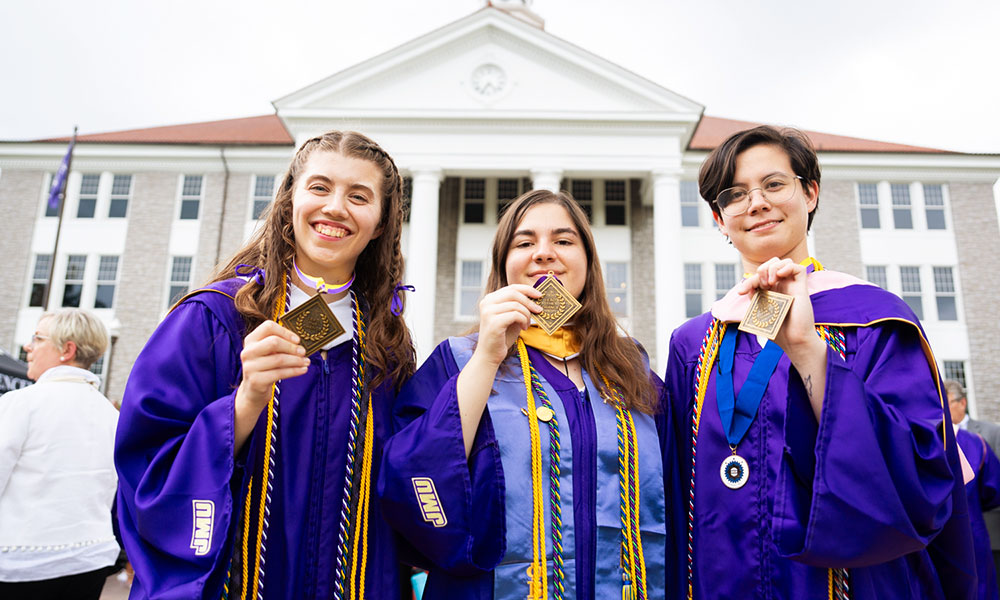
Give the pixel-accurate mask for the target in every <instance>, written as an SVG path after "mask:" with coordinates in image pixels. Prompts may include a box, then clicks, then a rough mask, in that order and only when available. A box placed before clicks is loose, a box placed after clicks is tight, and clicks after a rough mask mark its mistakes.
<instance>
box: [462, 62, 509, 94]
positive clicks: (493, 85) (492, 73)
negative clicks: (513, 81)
mask: <svg viewBox="0 0 1000 600" xmlns="http://www.w3.org/2000/svg"><path fill="white" fill-rule="evenodd" d="M471 80H472V89H473V90H475V92H476V93H477V94H479V95H480V96H483V97H484V98H490V97H492V96H495V95H497V94H499V93H500V92H501V91H503V89H504V86H505V85H507V74H506V73H504V71H503V69H501V68H500V67H498V66H496V65H494V64H492V63H486V64H483V65H479V66H478V67H476V69H475V70H474V71H473V72H472V77H471Z"/></svg>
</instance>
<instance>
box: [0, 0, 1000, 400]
mask: <svg viewBox="0 0 1000 600" xmlns="http://www.w3.org/2000/svg"><path fill="white" fill-rule="evenodd" d="M506 4H509V3H496V2H495V3H494V6H488V7H486V8H483V9H481V10H479V11H477V12H475V13H473V14H471V15H469V16H468V17H465V18H463V19H461V20H459V21H456V22H454V23H451V24H449V25H446V26H444V27H442V28H440V29H438V30H436V31H433V32H431V33H428V34H426V35H424V36H422V37H419V38H417V39H414V40H412V41H410V42H408V43H406V44H404V45H402V46H399V47H398V48H395V49H394V50H391V51H389V52H386V53H384V54H381V55H379V56H376V57H374V58H371V59H369V60H367V61H365V62H362V63H360V64H358V65H355V66H353V67H351V68H349V69H346V70H344V71H342V72H340V73H336V74H334V75H332V76H330V77H328V78H326V79H323V80H322V81H318V82H316V83H314V84H312V85H310V86H308V87H306V88H304V89H301V90H298V91H295V92H293V93H291V94H289V95H287V96H285V97H283V98H280V99H278V100H276V101H275V102H274V105H275V108H276V113H275V114H274V115H266V116H261V117H254V118H249V119H232V120H228V121H217V122H210V123H195V124H190V125H179V126H171V127H156V128H151V129H142V130H132V131H123V132H114V133H106V134H94V135H84V136H81V137H80V138H79V140H78V145H77V148H76V152H75V154H74V158H73V166H72V172H71V174H70V177H69V181H68V186H67V193H66V204H65V209H64V219H63V223H62V229H61V235H60V240H59V246H58V252H57V255H56V260H55V269H54V278H53V286H52V288H53V289H52V293H51V298H50V306H51V307H58V306H62V305H79V306H81V307H84V308H92V309H94V310H95V311H96V312H97V313H98V314H99V315H101V317H102V318H104V319H105V321H106V322H107V323H109V325H111V326H112V327H113V330H114V332H115V334H116V341H115V344H114V347H113V350H112V351H111V352H109V354H108V356H106V357H105V359H104V361H103V362H102V364H101V365H100V366H99V369H100V370H102V372H103V373H104V375H105V377H106V378H107V379H108V380H109V381H108V383H107V386H108V393H109V396H111V397H112V398H114V399H120V397H121V393H122V389H123V387H124V384H125V379H126V377H127V374H128V371H129V368H130V367H131V364H132V361H133V360H134V358H135V356H136V355H137V354H138V352H139V350H140V349H141V347H142V345H143V344H144V343H145V340H146V338H147V337H148V336H149V334H150V333H151V332H152V330H153V329H154V327H155V326H156V324H157V322H158V321H159V319H160V318H161V317H162V316H163V314H164V313H165V311H166V309H167V308H168V306H169V305H170V303H171V298H173V297H175V296H176V295H177V294H178V293H180V292H182V291H184V290H187V289H189V288H191V287H192V286H195V285H197V284H198V283H199V282H201V281H203V280H205V279H206V278H207V276H208V275H209V273H210V272H211V271H212V269H213V266H214V265H215V264H216V263H217V262H218V261H219V260H222V259H224V258H225V257H226V256H227V255H229V254H230V253H231V252H233V251H234V250H235V249H236V248H237V247H238V246H239V245H240V243H241V242H242V241H243V240H244V239H245V238H246V237H247V236H248V234H249V233H250V232H251V231H252V230H253V228H254V226H255V225H256V221H255V215H256V214H257V213H259V211H260V209H261V208H262V207H263V206H266V204H267V202H268V201H270V199H271V195H272V192H273V188H274V181H275V179H276V176H278V175H279V174H280V173H281V172H282V171H283V169H284V168H285V166H286V165H287V163H288V160H289V159H290V158H291V155H292V154H293V152H294V150H295V147H296V146H297V145H298V144H299V143H301V142H302V141H304V140H305V139H307V138H309V137H311V136H312V135H314V134H316V133H318V132H321V131H325V130H329V129H354V130H358V131H361V132H363V133H365V134H367V135H369V136H371V137H372V138H374V139H375V140H377V141H378V142H379V143H380V144H381V145H382V146H383V147H385V148H386V150H388V151H389V153H390V154H392V156H393V157H394V158H395V159H396V162H397V164H398V165H399V166H400V168H401V169H402V170H403V171H404V173H405V174H406V175H407V176H408V183H409V185H410V186H411V194H410V196H411V199H412V206H411V217H410V221H409V224H408V226H407V227H406V228H405V230H404V238H403V242H404V251H405V253H406V255H407V265H408V272H407V281H406V282H407V283H411V284H414V285H415V286H416V287H417V290H418V292H417V293H416V294H412V295H410V296H408V308H407V319H408V321H409V323H410V324H411V328H412V330H413V333H414V338H415V340H416V342H417V348H418V354H419V357H420V358H423V357H424V356H426V355H427V354H428V353H429V352H430V350H431V349H433V347H434V345H435V343H436V342H438V341H439V340H441V339H442V338H444V337H445V336H447V335H452V334H455V333H459V332H461V331H463V330H465V329H467V328H468V327H469V326H470V325H471V324H472V323H474V320H475V314H476V308H475V307H476V301H477V299H478V296H479V292H480V290H481V288H482V285H483V283H484V281H485V278H486V275H487V273H486V269H487V268H488V251H489V248H488V244H489V242H490V239H491V238H492V234H493V229H494V225H495V224H496V217H497V212H498V210H499V209H500V207H501V206H502V205H503V202H504V201H505V200H509V199H511V198H513V197H515V196H517V195H518V194H520V193H521V192H524V191H526V190H528V189H531V188H545V189H553V190H554V189H558V188H563V189H567V190H569V191H571V192H572V193H573V194H574V196H575V197H576V198H577V200H578V201H580V202H581V204H582V205H583V206H584V207H585V208H586V209H587V210H588V211H589V213H590V214H591V216H592V223H593V226H594V232H595V237H596V239H597V243H598V246H599V249H600V254H601V259H602V261H603V262H604V264H603V266H604V269H605V271H604V272H605V277H606V279H607V282H608V294H609V297H610V298H611V300H612V304H613V306H614V307H615V309H616V311H618V314H619V316H620V318H621V322H622V325H623V326H624V327H625V328H626V329H627V330H628V331H630V332H631V333H632V335H634V336H635V337H636V338H638V339H639V340H640V341H641V342H642V343H643V344H644V345H645V346H646V348H647V350H648V351H649V352H650V355H651V356H652V358H653V359H654V361H655V363H656V364H657V365H658V366H657V368H658V369H659V370H662V368H663V366H664V365H665V359H666V354H667V346H668V342H669V336H670V332H671V331H672V330H673V329H674V328H675V327H676V326H677V325H679V324H680V323H681V322H683V320H684V319H685V318H686V317H688V316H691V315H693V314H697V313H699V312H702V311H703V310H706V309H707V307H708V305H709V304H710V303H711V302H712V301H714V300H715V298H716V297H717V296H718V295H719V294H721V293H723V292H724V291H725V290H727V289H728V288H729V287H731V286H732V285H733V283H734V282H735V281H736V277H737V275H738V274H739V268H738V266H737V260H738V257H737V255H736V253H735V251H734V250H733V249H732V248H731V247H730V246H728V245H727V244H726V243H725V241H724V240H723V238H722V236H721V235H720V234H719V233H718V232H717V231H716V230H715V228H714V225H713V224H712V220H711V218H710V214H709V210H708V207H707V205H705V203H704V202H703V201H702V200H701V199H700V198H699V197H698V194H697V186H696V184H695V180H696V178H697V171H698V168H699V167H700V165H701V163H702V161H703V160H704V158H705V156H706V155H707V154H708V151H709V150H711V149H712V148H713V147H714V146H715V145H716V144H718V143H719V142H721V141H722V140H723V139H724V138H725V137H726V136H728V135H729V134H731V133H734V132H736V131H739V130H741V129H745V128H747V127H751V126H753V125H755V123H746V122H740V121H733V120H728V119H720V118H714V117H708V116H704V115H703V112H704V107H703V106H701V105H700V104H698V103H697V102H695V101H693V100H690V99H688V98H685V97H683V96H680V95H678V94H676V93H674V92H671V91H670V90H668V89H665V88H663V87H661V86H659V85H657V84H656V83H653V82H651V81H649V80H646V79H643V78H641V77H639V76H637V75H635V74H633V73H631V72H629V71H628V70H627V69H625V68H623V67H621V66H618V65H615V64H612V63H610V62H608V61H606V60H604V59H602V58H600V57H599V56H595V55H593V54H591V53H589V52H587V51H586V50H584V49H582V48H579V47H577V46H575V45H573V44H570V43H568V42H565V41H563V40H561V39H559V38H556V37H554V36H552V35H550V34H548V33H546V32H545V30H544V29H543V26H542V23H541V20H540V19H538V18H537V17H536V16H535V15H534V14H533V13H531V12H530V11H528V10H527V9H525V8H524V7H523V6H521V5H520V4H518V3H514V7H513V8H503V7H502V5H506ZM497 6H501V7H500V8H498V7H497ZM810 136H811V137H812V139H813V141H814V143H815V144H816V146H817V149H818V150H819V152H820V160H821V164H822V167H823V179H822V190H821V201H820V210H819V213H818V215H817V217H816V221H815V223H814V228H813V229H814V230H815V232H814V234H813V239H812V250H813V254H814V255H815V256H816V257H817V258H819V259H820V260H821V261H822V262H823V263H824V264H825V265H827V266H828V267H830V268H834V269H838V270H842V271H846V272H849V273H852V274H855V275H858V276H860V277H864V278H868V279H869V280H871V281H873V282H876V283H878V284H879V285H882V286H883V287H885V288H886V289H888V290H890V291H892V292H895V293H897V294H900V295H901V296H903V298H904V299H905V300H906V301H907V302H909V303H910V305H911V306H913V307H914V308H915V309H917V312H918V314H920V315H921V316H922V319H923V323H924V326H925V328H926V329H927V332H928V335H929V337H930V340H931V343H932V345H933V347H934V349H935V353H936V355H937V358H938V361H939V363H940V365H941V367H942V369H943V370H944V372H945V373H946V375H948V376H955V377H959V378H961V379H964V380H965V381H966V382H967V383H968V386H969V387H970V399H971V400H972V407H973V412H974V414H975V413H976V412H977V407H978V413H979V414H980V416H985V417H987V418H992V419H1000V399H996V398H994V396H993V394H992V391H993V390H995V389H997V388H998V386H1000V358H997V356H998V355H1000V342H998V340H1000V323H998V322H997V321H996V320H995V319H992V318H990V316H989V314H990V309H991V308H992V302H991V300H992V298H993V297H994V296H996V295H998V294H1000V226H998V209H997V203H996V201H995V197H994V184H995V183H996V181H997V178H998V176H1000V156H998V155H971V154H958V153H952V152H943V151H937V150H933V149H927V148H917V147H913V146H904V145H899V144H891V143H883V142H874V141H870V140H862V139H856V138H846V137H841V136H833V135H827V134H821V133H814V132H810ZM66 141H67V140H43V141H38V142H27V143H25V142H3V143H0V207H2V208H3V214H4V215H5V217H6V218H7V220H8V223H7V225H8V226H7V228H6V231H7V233H6V235H5V236H4V237H3V239H0V250H2V255H3V256H4V257H6V260H7V269H6V270H5V275H4V277H5V281H4V283H5V285H3V286H2V288H0V298H2V299H3V300H4V301H5V304H6V305H7V306H9V307H15V308H14V309H12V310H10V311H9V312H8V313H7V314H8V317H7V318H5V319H2V320H0V346H8V347H11V348H15V349H16V348H18V347H19V346H20V345H21V344H23V343H24V342H26V341H28V339H29V338H30V336H31V334H32V332H33V330H34V325H35V323H36V321H37V319H38V316H39V314H40V313H41V311H42V307H41V306H40V297H41V294H42V293H43V292H44V288H45V284H46V280H47V272H48V266H49V264H50V263H49V261H50V260H51V257H52V254H53V243H54V240H55V233H56V227H57V219H56V218H55V217H54V216H51V215H49V214H47V207H46V198H47V194H48V187H49V184H50V181H51V177H52V174H53V172H54V171H55V170H56V169H57V168H58V165H59V162H60V160H61V158H62V156H63V154H64V153H65V150H66ZM109 363H110V368H109ZM977 392H978V393H977ZM977 399H978V403H977V402H976V400H977Z"/></svg>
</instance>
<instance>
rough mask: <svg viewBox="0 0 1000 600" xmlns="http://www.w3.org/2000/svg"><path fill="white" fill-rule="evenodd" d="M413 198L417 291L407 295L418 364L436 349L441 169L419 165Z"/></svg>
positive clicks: (410, 266)
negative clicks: (435, 322)
mask: <svg viewBox="0 0 1000 600" xmlns="http://www.w3.org/2000/svg"><path fill="white" fill-rule="evenodd" d="M411 172H412V174H413V192H412V198H411V199H410V231H409V238H410V239H409V248H408V249H407V253H406V282H407V283H408V284H411V285H413V286H415V287H416V293H413V294H408V297H407V299H406V321H407V324H408V325H409V327H410V332H411V333H412V334H413V343H414V345H415V346H416V349H417V365H419V364H420V363H422V362H423V360H424V359H425V358H427V356H428V355H430V353H431V351H432V350H434V343H435V341H436V340H435V339H434V305H435V297H436V296H437V258H438V202H439V192H440V189H441V177H442V174H441V169H438V168H418V169H412V170H411Z"/></svg>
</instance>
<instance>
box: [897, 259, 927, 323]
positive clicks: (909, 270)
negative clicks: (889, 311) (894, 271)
mask: <svg viewBox="0 0 1000 600" xmlns="http://www.w3.org/2000/svg"><path fill="white" fill-rule="evenodd" d="M899 280H900V282H901V283H902V288H903V295H902V298H903V301H904V302H906V303H907V304H908V305H909V306H910V309H911V310H913V313H914V314H916V315H917V318H918V319H923V318H924V303H923V300H922V299H921V297H920V267H899Z"/></svg>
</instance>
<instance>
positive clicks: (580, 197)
mask: <svg viewBox="0 0 1000 600" xmlns="http://www.w3.org/2000/svg"><path fill="white" fill-rule="evenodd" d="M570 192H571V193H572V194H573V198H575V199H576V203H577V204H579V205H580V208H582V209H583V212H585V213H587V221H589V222H591V223H593V222H594V182H593V180H590V179H574V180H573V183H572V184H571V185H570Z"/></svg>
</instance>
